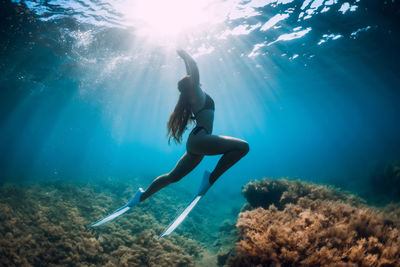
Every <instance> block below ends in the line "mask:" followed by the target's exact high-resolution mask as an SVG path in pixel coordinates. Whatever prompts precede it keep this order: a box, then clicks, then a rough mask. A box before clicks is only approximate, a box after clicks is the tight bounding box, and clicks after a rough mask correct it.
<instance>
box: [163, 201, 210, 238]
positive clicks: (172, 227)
mask: <svg viewBox="0 0 400 267" xmlns="http://www.w3.org/2000/svg"><path fill="white" fill-rule="evenodd" d="M201 197H202V196H199V195H197V196H195V197H194V198H193V199H192V201H190V202H189V204H188V205H187V206H186V208H185V209H184V210H183V211H182V212H181V213H180V214H179V215H178V216H177V217H176V218H175V219H174V220H173V221H172V222H171V224H170V225H169V226H168V227H167V229H165V230H164V232H163V233H162V234H161V235H160V236H159V237H158V239H160V238H163V237H164V236H167V235H169V234H171V233H172V232H173V231H174V230H175V229H176V228H177V227H178V226H179V225H180V224H181V223H182V222H183V221H184V220H185V218H186V217H187V216H188V214H189V213H190V212H191V211H192V209H193V208H194V207H195V206H196V205H197V203H198V202H199V200H200V199H201Z"/></svg>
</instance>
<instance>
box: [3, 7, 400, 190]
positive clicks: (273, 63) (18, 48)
mask: <svg viewBox="0 0 400 267" xmlns="http://www.w3.org/2000/svg"><path fill="white" fill-rule="evenodd" d="M134 2H135V1H133V2H132V3H134ZM139 2H140V1H139ZM150 2H151V1H150ZM175 2H176V1H175ZM136 3H138V2H137V1H136ZM173 3H174V2H171V5H172V4H173ZM177 3H178V4H179V1H178V2H177ZM198 3H201V1H200V2H198ZM204 3H205V4H204V5H203V6H201V8H204V9H205V10H206V11H205V12H211V13H204V14H201V16H203V20H201V19H199V22H198V23H197V21H195V22H194V23H193V25H191V24H189V25H185V22H184V21H181V22H180V21H179V20H178V24H173V23H174V21H173V19H172V18H176V17H179V15H173V16H172V17H168V12H169V13H171V14H172V13H173V12H176V8H179V5H178V7H176V8H175V9H172V11H171V10H168V9H165V10H164V11H163V12H161V13H159V14H158V13H157V14H156V16H155V17H150V19H147V20H146V18H144V19H143V20H140V19H137V20H136V17H135V16H139V15H140V14H141V15H140V16H139V17H144V16H145V15H146V14H147V13H145V11H140V10H139V11H140V12H141V13H140V14H139V15H137V14H136V13H135V7H129V6H128V5H129V3H127V2H123V1H109V2H108V1H106V0H104V1H103V0H101V1H90V0H82V1H75V0H74V1H72V0H71V1H58V0H54V1H6V0H2V1H1V11H0V12H1V16H0V17H1V24H0V25H1V26H0V27H1V35H0V36H1V38H0V40H1V41H0V57H1V60H0V70H1V74H0V152H1V153H0V170H1V176H0V177H1V180H2V181H8V182H19V181H27V180H35V179H39V180H59V179H61V180H70V181H74V180H78V181H79V180H85V179H94V180H96V179H104V178H109V177H112V178H116V179H130V178H132V177H139V180H140V181H141V182H140V186H142V187H146V186H148V185H149V184H150V182H151V181H152V179H154V178H155V177H157V176H158V175H161V174H163V173H166V172H169V171H170V170H171V169H172V168H173V167H174V165H175V163H176V161H177V160H178V159H179V158H180V157H181V155H182V154H183V153H184V152H185V146H184V145H175V144H173V143H171V144H170V145H169V144H168V140H167V137H166V122H167V120H168V118H169V115H170V113H171V112H172V110H173V108H174V106H175V103H176V101H177V97H178V91H177V89H176V83H177V81H178V80H179V79H180V78H181V77H182V76H183V75H184V74H185V69H184V65H183V62H182V61H181V60H180V59H179V58H178V56H177V55H176V52H175V49H176V48H183V49H185V50H187V51H188V52H189V53H190V54H192V55H193V56H194V57H195V59H196V61H197V63H198V66H199V69H200V75H201V83H202V88H203V89H204V90H205V91H206V92H207V93H209V94H210V95H211V96H212V97H213V99H214V101H215V103H216V111H215V124H214V133H215V134H220V135H228V136H234V137H238V138H242V139H244V140H246V141H247V142H248V143H249V144H250V153H249V154H248V155H247V156H246V157H245V158H243V159H242V160H241V161H240V162H239V163H238V164H237V165H235V166H234V167H233V168H232V169H231V170H229V171H228V172H227V173H226V174H224V175H223V176H222V177H221V179H220V180H219V181H218V183H217V185H216V187H215V192H225V191H231V192H237V193H239V192H240V190H241V186H242V185H244V184H245V183H247V182H248V181H250V180H252V179H261V178H262V177H297V178H300V179H304V180H312V181H317V182H320V183H328V184H334V185H338V186H341V187H343V188H348V189H352V190H357V189H360V188H362V187H365V186H366V181H368V180H369V179H370V177H371V175H372V174H373V173H374V172H376V171H377V170H380V169H383V168H384V166H386V165H387V164H389V163H390V162H392V161H394V160H397V159H400V90H399V89H400V78H399V77H400V76H399V65H400V64H399V59H400V57H399V53H398V49H399V47H400V39H399V37H400V35H399V22H400V21H399V15H400V14H399V10H400V9H399V2H398V1H397V0H393V1H391V0H388V1H372V0H359V1H358V0H356V1H342V0H329V1H323V0H314V1H310V0H305V1H297V0H292V1H291V0H269V1H254V0H253V1H239V0H235V1H233V0H232V1H214V2H212V1H204ZM153 4H154V3H153ZM132 5H133V4H132ZM160 5H165V4H160ZM199 5H201V4H199ZM213 5H215V6H213ZM218 5H220V6H218ZM163 7H164V6H163ZM137 8H138V9H139V7H137ZM140 8H144V10H147V9H146V7H140ZM182 8H183V7H182ZM199 8H200V7H199ZM217 8H218V14H216V15H215V14H214V15H213V13H212V12H214V11H215V10H214V9H217ZM174 10H175V11H174ZM182 10H184V9H182ZM210 10H211V11H210ZM146 12H147V11H146ZM154 12H155V11H154ZM182 13H183V12H182ZM182 13H181V16H184V15H183V14H182ZM135 14H136V15H135ZM178 14H179V13H178ZM205 14H206V15H207V14H208V16H210V17H209V18H208V19H207V21H206V22H204V16H206V15H205ZM210 14H211V15H210ZM150 15H153V16H154V14H153V13H152V12H150ZM150 15H149V16H150ZM163 16H165V17H163ZM192 18H193V20H195V19H198V18H197V17H195V16H194V15H193V16H192ZM163 19H164V20H165V21H164V22H162V21H161V22H160V21H157V23H158V24H156V25H152V24H151V23H153V22H155V20H163ZM185 19H186V20H187V21H190V20H188V19H187V18H186V17H183V18H182V20H185ZM170 22H171V24H169V23H170ZM146 23H147V24H146ZM149 23H150V24H151V25H150V26H149V25H148V24H149ZM196 23H197V24H196ZM205 23H208V24H206V25H205ZM182 24H184V26H185V27H182V28H179V27H181V26H182ZM160 25H162V26H164V28H160ZM177 25H180V26H179V27H178V26H177ZM152 27H153V28H152ZM157 27H158V28H157ZM168 27H170V28H168ZM153 29H155V30H154V31H153ZM157 30H158V32H157ZM169 30H171V31H173V30H174V31H175V30H179V31H178V32H173V33H169ZM188 132H189V131H187V132H186V133H185V136H184V140H185V139H186V137H187V134H188ZM218 158H219V157H217V156H213V157H207V158H206V159H204V161H203V162H202V163H201V164H200V165H199V166H198V167H197V168H196V169H195V170H194V171H193V172H192V173H191V174H189V175H188V177H187V178H185V179H184V180H183V181H182V183H183V184H186V185H187V186H188V188H189V189H188V190H192V191H194V190H195V188H197V186H198V184H199V181H200V177H201V175H202V173H203V171H204V170H205V169H210V170H211V169H212V168H213V167H214V166H215V164H216V162H217V160H218Z"/></svg>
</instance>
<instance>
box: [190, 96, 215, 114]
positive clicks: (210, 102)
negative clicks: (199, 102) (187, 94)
mask: <svg viewBox="0 0 400 267" xmlns="http://www.w3.org/2000/svg"><path fill="white" fill-rule="evenodd" d="M205 94H206V93H205ZM206 109H211V110H215V104H214V100H213V99H212V98H211V96H209V95H208V94H206V102H205V103H204V106H203V107H202V108H201V109H200V110H199V111H197V112H196V113H195V114H194V116H193V118H194V119H196V118H197V115H199V113H200V112H202V111H203V110H206Z"/></svg>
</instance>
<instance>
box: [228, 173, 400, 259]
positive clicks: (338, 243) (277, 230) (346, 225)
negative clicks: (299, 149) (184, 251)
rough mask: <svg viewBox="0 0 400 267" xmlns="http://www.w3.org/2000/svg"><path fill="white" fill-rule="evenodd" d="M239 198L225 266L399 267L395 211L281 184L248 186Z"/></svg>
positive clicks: (399, 224)
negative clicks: (242, 204)
mask: <svg viewBox="0 0 400 267" xmlns="http://www.w3.org/2000/svg"><path fill="white" fill-rule="evenodd" d="M267 192H273V193H272V197H268V193H267ZM243 193H244V194H245V196H246V198H247V199H248V201H249V202H250V204H248V205H247V207H246V209H244V210H243V211H242V212H241V213H240V214H239V218H238V220H237V223H236V226H237V229H238V231H239V235H240V240H239V241H238V242H237V243H236V245H235V249H234V252H233V253H232V254H231V255H230V256H229V257H228V259H227V261H226V262H225V264H226V265H227V266H400V264H399V263H400V217H399V216H398V215H399V214H400V212H399V210H400V208H399V206H398V205H394V206H391V207H389V208H387V209H386V210H382V209H377V208H373V207H368V206H367V205H365V204H363V203H364V202H363V201H362V200H361V199H360V198H358V197H356V196H353V195H351V194H349V193H346V192H342V191H340V190H338V189H334V188H331V187H327V186H322V185H314V184H311V183H305V182H300V181H289V180H286V179H280V180H275V181H272V180H271V179H264V180H262V181H256V182H252V183H250V184H248V185H246V186H245V187H244V190H243ZM251 193H255V194H256V196H257V197H254V196H250V194H251ZM263 199H264V200H265V202H263Z"/></svg>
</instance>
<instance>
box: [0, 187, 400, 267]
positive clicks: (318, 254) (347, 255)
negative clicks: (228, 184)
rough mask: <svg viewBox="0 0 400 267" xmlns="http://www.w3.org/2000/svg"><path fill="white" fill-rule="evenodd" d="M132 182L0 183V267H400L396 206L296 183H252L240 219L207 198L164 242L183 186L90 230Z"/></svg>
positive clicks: (232, 209)
mask: <svg viewBox="0 0 400 267" xmlns="http://www.w3.org/2000/svg"><path fill="white" fill-rule="evenodd" d="M134 183H135V180H133V181H132V183H128V182H127V181H117V180H111V179H109V180H103V181H98V180H97V181H96V182H91V181H86V182H83V181H82V182H79V183H72V182H63V181H52V182H49V181H47V182H31V183H29V184H27V183H26V184H20V185H17V184H10V183H7V184H2V185H1V187H0V190H1V193H0V242H1V246H0V265H1V266H224V265H225V266H327V265H331V266H400V263H399V262H400V233H399V230H400V206H399V205H398V204H393V203H392V204H389V205H385V206H382V207H380V208H377V207H373V206H371V205H367V203H366V201H365V200H364V199H362V198H360V197H358V196H356V195H351V194H349V193H347V192H344V191H341V190H339V189H335V188H332V187H329V186H325V185H316V184H312V183H306V182H300V181H298V180H287V179H263V180H261V181H254V182H251V183H249V184H248V185H246V186H244V187H243V192H242V193H243V195H244V196H245V197H246V199H247V201H248V202H247V203H244V205H243V207H242V210H241V213H240V214H239V212H240V210H239V209H238V208H237V207H235V206H230V203H229V202H225V203H224V202H221V201H219V200H220V199H218V197H219V196H218V194H216V192H213V193H210V194H209V195H206V197H205V198H204V199H203V200H202V201H201V202H200V203H199V204H198V206H197V207H196V209H195V210H194V211H193V212H192V213H191V214H190V215H189V217H188V218H187V219H186V221H185V222H184V223H183V224H182V225H181V226H180V227H179V228H178V229H177V230H176V232H175V233H173V234H172V235H170V236H168V237H167V238H163V239H161V240H158V239H157V237H158V235H159V234H160V233H161V232H162V231H163V229H164V228H165V226H167V225H168V224H169V222H170V221H171V220H172V219H173V217H174V216H175V214H177V212H178V211H179V210H181V209H182V208H183V207H184V206H185V204H186V202H187V201H188V200H189V199H190V194H189V193H188V192H187V190H185V189H184V188H183V187H180V185H179V184H175V185H173V186H171V187H169V188H166V189H164V190H162V191H161V192H159V193H158V194H156V195H154V196H153V197H152V198H150V199H149V200H148V201H146V202H143V203H141V204H140V205H139V206H137V207H135V209H134V211H133V212H130V213H129V214H126V215H124V216H121V217H120V218H118V219H117V220H115V221H113V222H110V223H108V224H106V225H104V226H102V227H98V228H95V229H87V228H86V226H87V225H88V224H89V223H91V222H93V221H95V220H97V219H99V218H101V217H102V216H104V215H106V214H107V213H109V212H111V211H113V210H114V209H116V208H118V207H119V206H121V205H123V204H124V203H125V202H126V201H128V200H129V198H130V196H131V194H132V192H134V191H135V188H134V186H133V184H134ZM176 192H180V194H177V193H176ZM232 203H235V202H234V201H232Z"/></svg>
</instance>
